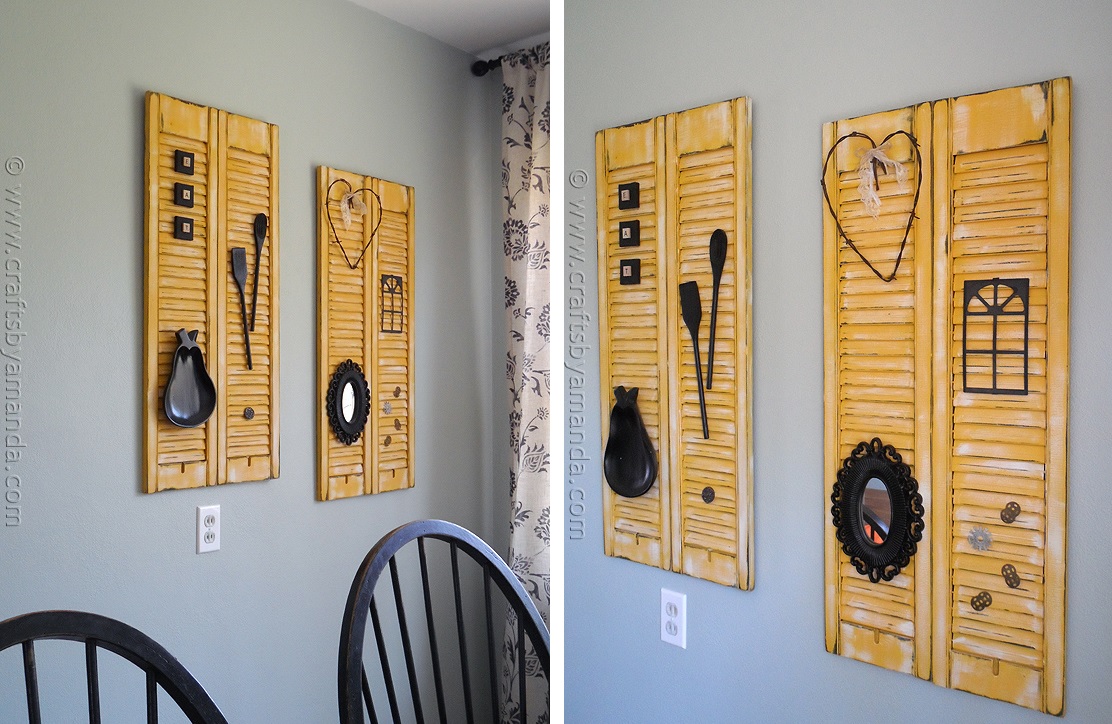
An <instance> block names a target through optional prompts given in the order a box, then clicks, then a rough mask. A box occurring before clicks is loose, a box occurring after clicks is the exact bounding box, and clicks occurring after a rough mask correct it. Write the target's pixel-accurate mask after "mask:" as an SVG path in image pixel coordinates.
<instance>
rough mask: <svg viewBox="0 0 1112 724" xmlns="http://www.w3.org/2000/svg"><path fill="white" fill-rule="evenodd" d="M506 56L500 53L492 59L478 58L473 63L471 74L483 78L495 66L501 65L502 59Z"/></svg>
mask: <svg viewBox="0 0 1112 724" xmlns="http://www.w3.org/2000/svg"><path fill="white" fill-rule="evenodd" d="M505 57H506V56H504V55H500V56H498V57H497V58H492V59H490V60H476V61H475V62H474V63H472V64H471V74H472V75H474V76H475V77H477V78H482V77H483V76H484V75H486V74H487V73H489V72H490V71H492V70H494V69H495V68H498V67H501V65H502V59H503V58H505Z"/></svg>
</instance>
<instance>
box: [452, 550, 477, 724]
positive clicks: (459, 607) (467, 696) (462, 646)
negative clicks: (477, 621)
mask: <svg viewBox="0 0 1112 724" xmlns="http://www.w3.org/2000/svg"><path fill="white" fill-rule="evenodd" d="M451 546H452V586H453V588H454V589H455V594H456V632H457V633H458V635H459V662H460V667H461V668H462V670H463V700H464V704H465V706H466V708H467V724H474V722H475V706H474V704H473V703H472V702H471V672H470V670H469V668H468V659H467V636H466V634H465V633H464V630H463V595H462V594H461V593H460V586H459V555H458V550H459V546H457V545H456V543H455V542H454V541H453V542H452V543H451Z"/></svg>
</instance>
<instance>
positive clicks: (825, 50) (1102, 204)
mask: <svg viewBox="0 0 1112 724" xmlns="http://www.w3.org/2000/svg"><path fill="white" fill-rule="evenodd" d="M565 23H566V31H565V32H566V36H565V48H566V61H565V66H566V88H567V93H566V125H565V138H566V170H567V172H568V173H569V174H570V173H572V172H574V171H575V170H576V169H584V170H587V171H588V172H589V173H590V175H591V177H592V180H591V183H589V184H588V185H587V186H586V187H585V188H582V189H577V188H575V187H573V186H571V185H570V184H569V185H567V186H566V187H565V188H566V193H567V211H568V213H569V216H568V222H569V223H573V222H575V221H576V217H575V216H574V215H572V214H571V211H572V204H573V203H575V202H576V201H577V200H579V199H585V202H584V206H585V210H586V218H587V222H588V223H587V224H586V233H585V234H583V236H585V237H586V240H587V241H586V245H585V246H586V257H587V258H586V262H585V263H580V262H577V261H575V260H574V258H573V252H574V248H573V247H574V245H575V244H577V243H579V242H578V241H577V240H576V239H575V237H574V236H573V235H572V233H573V232H571V231H569V232H568V233H567V234H566V235H565V241H566V243H567V244H568V245H569V246H568V249H567V256H568V259H569V263H570V264H571V267H570V268H568V269H566V270H565V272H564V273H565V285H567V282H568V279H569V275H570V274H572V273H574V272H575V271H577V270H582V271H584V272H585V274H586V278H587V280H588V284H587V286H588V290H587V294H586V302H587V303H586V306H587V309H589V310H592V312H593V310H594V308H595V306H596V304H597V299H596V295H595V290H594V283H593V281H592V280H594V279H596V278H597V277H596V276H595V275H596V268H595V262H594V258H595V256H594V255H595V253H596V251H595V242H594V239H595V232H594V213H595V209H594V188H595V187H594V179H593V177H594V133H595V132H596V131H598V130H599V129H602V128H607V127H611V126H616V125H621V124H625V123H630V122H634V121H638V120H641V119H644V118H648V117H651V116H655V115H658V114H662V113H666V112H670V111H675V110H680V109H684V108H690V107H693V106H698V105H702V104H705V103H710V102H714V101H719V100H724V99H727V98H733V97H736V96H743V95H745V96H750V97H751V98H752V99H753V207H754V212H753V215H754V229H753V264H754V273H753V283H754V302H753V322H754V336H755V342H754V346H753V353H754V355H755V363H754V386H755V389H754V410H753V412H754V440H755V463H756V477H755V484H754V496H755V516H756V564H755V575H756V588H755V590H753V591H751V592H741V591H737V590H732V589H727V588H724V587H721V586H717V585H714V584H711V583H706V582H703V581H698V580H695V579H692V578H688V577H682V576H679V575H676V574H673V573H666V572H662V571H659V570H656V569H653V568H649V567H646V566H641V565H636V564H633V563H630V562H628V561H624V560H618V559H611V558H606V557H605V556H604V555H603V554H602V533H601V530H600V529H601V520H602V510H601V492H600V491H601V485H603V484H604V483H602V482H601V480H602V476H601V466H600V463H599V461H600V458H601V452H600V449H601V443H600V437H599V430H598V427H599V423H598V413H597V410H598V409H599V400H598V394H599V393H598V373H597V369H598V358H597V338H598V337H597V325H594V324H592V327H591V330H590V331H591V334H589V335H588V336H587V338H588V340H590V342H591V351H590V354H589V355H588V356H587V359H586V367H587V369H588V370H589V374H588V379H587V380H586V382H585V390H586V392H587V410H588V417H587V421H586V424H585V426H584V429H583V430H580V432H585V435H586V447H585V448H584V450H583V452H584V453H585V454H587V455H589V456H590V458H591V465H590V467H589V469H588V471H587V474H585V475H582V476H568V479H567V480H566V481H565V490H564V491H563V493H562V495H563V496H564V506H565V516H567V517H568V518H569V520H570V518H571V517H572V513H573V511H572V510H571V509H570V508H569V506H570V504H571V502H572V501H571V499H570V496H572V495H578V494H579V492H578V491H579V490H582V491H584V492H585V497H586V499H585V501H584V506H585V509H586V514H585V516H584V519H585V521H586V523H587V535H586V537H585V538H583V539H582V540H575V539H572V538H570V537H567V538H566V542H565V570H566V571H567V589H566V625H567V626H566V632H565V644H566V648H565V650H566V652H567V658H566V661H565V666H566V675H567V695H566V701H567V720H568V721H575V722H588V721H590V722H609V721H624V722H625V721H628V722H632V721H636V722H673V721H674V722H681V721H682V722H694V721H699V722H712V721H818V720H825V721H869V720H873V721H903V720H909V721H969V722H1019V721H1031V722H1034V721H1045V720H1046V719H1045V717H1044V716H1043V715H1040V714H1036V713H1034V712H1030V711H1028V710H1024V709H1020V708H1019V707H1016V706H1012V705H1009V704H1003V703H999V702H994V701H991V700H988V699H984V698H981V697H977V696H972V695H970V694H966V693H962V692H958V691H951V690H947V689H943V688H941V687H937V686H934V685H933V684H930V683H928V682H924V681H921V680H918V679H915V678H913V677H910V676H905V675H901V674H896V673H893V672H889V671H886V670H882V669H878V668H876V667H873V666H868V665H865V664H861V663H858V662H855V661H851V660H848V659H845V658H842V657H837V656H832V655H829V654H827V653H826V652H825V649H824V645H823V600H822V592H823V538H822V531H823V521H824V518H825V517H826V515H827V508H828V507H829V503H828V500H827V495H828V494H827V491H826V487H827V483H828V482H830V477H831V476H830V473H829V471H826V470H824V469H823V463H822V426H823V411H822V363H823V360H822V308H823V300H822V204H821V197H820V195H819V184H818V181H819V172H820V168H821V165H822V155H821V154H822V152H821V135H820V132H821V126H822V123H823V122H824V121H831V120H836V119H840V118H847V117H852V116H856V115H860V114H864V113H871V112H874V111H881V110H885V109H889V108H898V107H902V106H907V105H910V104H912V103H916V102H919V101H925V100H931V99H936V98H945V97H949V96H954V95H962V94H967V93H974V92H977V91H984V90H991V89H994V88H1002V87H1006V86H1013V85H1019V84H1024V83H1033V82H1037V81H1041V80H1045V79H1048V78H1054V77H1058V76H1063V75H1069V76H1072V77H1073V199H1074V201H1073V216H1072V219H1073V224H1072V228H1073V237H1072V288H1071V316H1072V320H1071V391H1070V412H1071V414H1070V428H1069V506H1068V514H1069V537H1068V543H1069V554H1068V556H1069V576H1068V591H1067V593H1068V602H1069V604H1068V611H1067V630H1066V647H1067V658H1066V699H1065V702H1066V703H1065V710H1066V714H1065V717H1064V719H1065V720H1066V721H1071V722H1096V721H1108V720H1109V717H1110V716H1112V714H1110V713H1109V712H1110V711H1112V687H1109V685H1108V670H1109V662H1110V654H1109V652H1110V651H1112V623H1110V622H1109V616H1108V613H1107V576H1106V574H1105V573H1104V572H1105V571H1107V570H1108V569H1109V567H1110V566H1112V542H1110V541H1109V538H1108V536H1107V533H1106V531H1107V529H1108V510H1109V506H1110V503H1112V493H1110V492H1109V487H1108V485H1107V470H1108V469H1109V467H1110V463H1112V461H1110V449H1109V446H1108V439H1109V436H1110V433H1112V423H1110V422H1109V415H1108V410H1109V408H1110V405H1112V387H1110V385H1109V382H1108V380H1109V377H1108V362H1107V360H1108V358H1109V356H1110V354H1112V327H1110V325H1109V323H1108V319H1109V314H1108V304H1107V300H1106V297H1107V289H1108V282H1107V274H1108V271H1109V270H1110V269H1112V244H1110V243H1109V239H1108V231H1107V226H1108V224H1107V213H1108V207H1109V204H1108V199H1109V198H1112V175H1110V174H1109V173H1108V168H1109V167H1110V166H1112V134H1110V132H1109V122H1108V121H1109V118H1112V94H1110V93H1109V88H1112V63H1110V62H1109V57H1108V48H1109V46H1110V41H1112V4H1110V3H1108V2H1106V0H1093V1H1089V2H1081V1H1076V2H1069V3H1048V2H1042V1H1041V0H1025V1H1023V2H1016V1H1011V2H1002V1H992V2H989V1H976V2H970V0H940V1H935V2H877V1H870V2H865V1H854V2H850V1H846V0H837V1H832V2H823V3H819V2H807V1H804V0H780V1H778V2H748V3H736V2H729V1H728V0H718V1H715V0H707V1H705V2H687V3H644V2H635V1H633V0H612V1H611V2H605V3H602V2H594V1H592V0H567V4H566V11H565ZM800 199H802V201H803V204H802V208H801V209H800V206H799V200H800ZM567 292H568V299H569V301H570V299H571V298H572V296H574V294H575V292H574V290H572V289H571V288H570V287H568V288H567ZM569 321H573V320H570V319H569ZM568 351H569V353H571V352H572V351H573V350H572V349H571V347H570V346H569V350H568ZM569 391H570V390H569ZM573 432H575V431H574V430H572V429H571V428H570V427H569V428H567V429H566V434H567V435H568V440H569V442H571V441H573V439H574V438H573V435H572V433H573ZM661 587H667V588H671V589H675V590H678V591H682V592H685V593H687V595H688V646H687V649H686V650H681V649H678V648H675V647H672V646H669V645H667V644H664V643H662V642H661V641H660V640H659V617H658V606H659V598H660V588H661Z"/></svg>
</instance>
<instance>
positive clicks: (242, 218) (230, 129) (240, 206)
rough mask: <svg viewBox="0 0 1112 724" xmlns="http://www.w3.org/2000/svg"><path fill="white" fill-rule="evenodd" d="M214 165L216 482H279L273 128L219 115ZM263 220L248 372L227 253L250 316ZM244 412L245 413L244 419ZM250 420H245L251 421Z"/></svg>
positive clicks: (275, 151) (275, 134)
mask: <svg viewBox="0 0 1112 724" xmlns="http://www.w3.org/2000/svg"><path fill="white" fill-rule="evenodd" d="M219 128H220V133H219V145H220V154H219V158H220V161H221V163H222V164H223V169H222V173H221V174H220V178H221V182H220V201H221V204H220V207H221V209H223V212H222V213H221V216H220V228H221V230H222V233H221V234H220V236H219V240H218V249H219V250H218V252H217V258H218V260H219V263H220V267H221V273H222V277H221V278H222V282H221V284H220V286H221V296H220V300H219V310H220V311H219V315H220V318H221V320H222V324H223V327H224V329H225V330H226V334H227V343H226V344H225V345H224V346H223V348H222V352H223V354H222V355H221V356H220V357H219V358H218V360H217V362H216V370H217V373H218V374H216V375H215V376H214V377H213V379H214V381H215V382H216V384H217V386H218V388H219V389H223V390H225V391H226V394H222V395H219V398H220V402H219V405H218V414H219V415H220V419H221V420H226V421H227V424H226V425H224V426H222V427H221V429H220V447H221V449H222V450H223V455H221V457H220V463H221V465H226V469H225V470H223V472H222V474H221V476H220V477H221V479H223V480H227V481H228V482H233V483H234V482H241V481H246V480H265V479H267V478H272V477H277V476H278V454H277V451H278V334H277V319H278V257H277V255H276V254H275V253H274V252H275V250H276V249H277V248H278V244H277V242H278V226H277V224H276V223H274V222H275V220H276V219H277V218H278V128H277V126H272V125H270V124H268V123H263V122H262V121H256V120H254V119H251V118H244V117H243V116H237V115H234V114H230V113H226V112H224V111H220V113H219ZM260 213H261V214H266V215H267V219H268V221H269V223H268V225H267V232H266V240H265V244H264V246H263V251H262V255H261V256H260V257H259V295H258V301H257V304H256V313H255V329H254V330H253V331H250V332H249V335H250V339H251V363H252V368H251V369H247V356H246V349H245V345H244V341H243V318H242V311H241V309H240V305H239V290H238V288H237V287H236V284H235V280H234V278H233V277H232V261H231V254H230V252H229V250H230V249H231V248H232V247H243V248H244V249H245V251H246V255H247V269H248V280H247V285H246V287H245V296H246V301H247V305H248V316H250V308H251V295H252V291H253V289H254V284H255V282H254V279H255V256H256V252H255V234H254V221H255V216H256V214H260ZM247 408H250V409H251V412H250V413H245V411H246V410H247ZM248 417H250V419H248Z"/></svg>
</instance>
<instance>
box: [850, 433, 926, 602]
mask: <svg viewBox="0 0 1112 724" xmlns="http://www.w3.org/2000/svg"><path fill="white" fill-rule="evenodd" d="M873 478H877V479H879V480H880V481H881V482H882V483H884V486H885V487H886V488H887V489H888V497H889V500H890V502H891V504H892V522H891V527H890V528H889V530H888V535H887V537H886V538H885V540H884V542H883V543H881V544H879V545H877V544H875V543H871V542H870V541H869V537H868V535H867V533H866V531H865V529H864V523H863V518H862V515H861V506H862V505H863V504H864V496H865V487H866V486H867V485H868V483H869V481H870V480H872V479H873ZM830 501H831V503H833V505H831V507H830V513H831V516H832V517H833V522H834V528H835V531H836V536H837V539H838V541H839V542H840V543H841V544H842V550H843V551H845V553H846V555H848V556H849V558H850V562H851V563H852V564H853V566H854V568H856V569H857V572H858V573H860V574H862V575H866V576H868V577H869V580H870V581H872V582H873V583H879V582H880V581H881V580H885V581H891V580H892V579H893V578H895V577H896V576H897V575H898V574H899V572H900V571H901V570H902V569H904V568H906V567H907V565H908V564H909V563H910V562H911V557H912V556H913V555H915V551H916V548H917V544H918V543H919V541H921V540H922V539H923V527H924V523H923V515H924V511H923V496H922V495H920V494H919V483H918V482H917V481H916V480H915V478H914V477H912V475H911V468H910V467H908V465H907V464H906V463H904V461H903V458H902V457H901V456H900V454H899V452H897V451H896V449H895V448H894V447H892V446H891V445H885V444H884V443H883V442H882V441H881V439H880V438H879V437H874V438H873V439H872V441H870V442H861V443H858V445H857V447H855V448H854V449H853V452H851V453H850V454H849V457H847V458H846V459H845V460H844V461H842V467H841V469H840V470H838V475H837V480H836V481H835V483H834V488H833V492H832V493H831V495H830Z"/></svg>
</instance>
